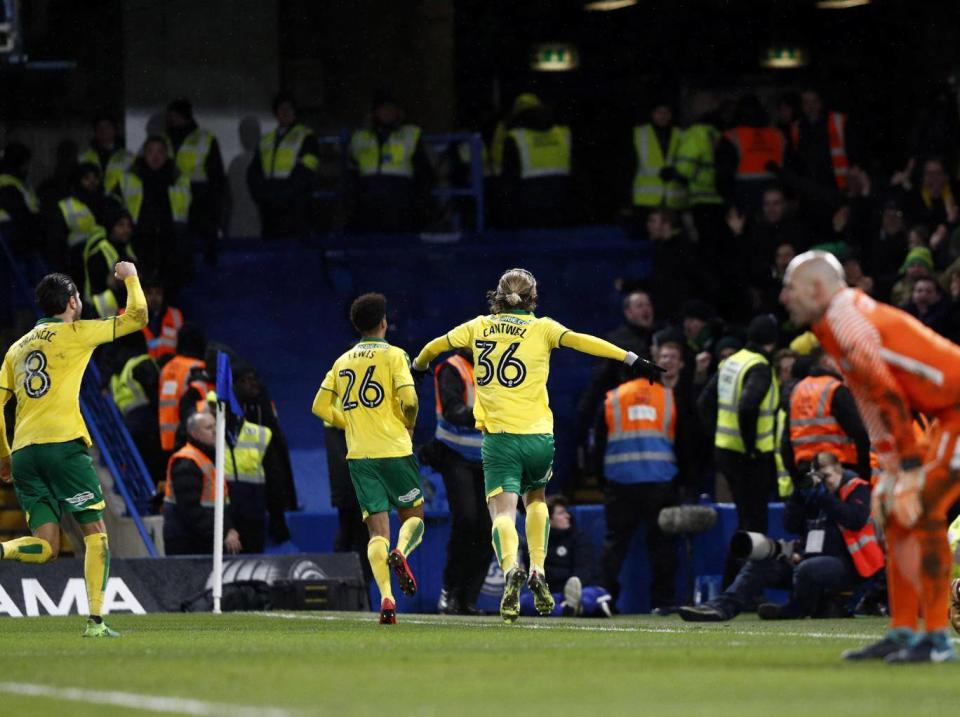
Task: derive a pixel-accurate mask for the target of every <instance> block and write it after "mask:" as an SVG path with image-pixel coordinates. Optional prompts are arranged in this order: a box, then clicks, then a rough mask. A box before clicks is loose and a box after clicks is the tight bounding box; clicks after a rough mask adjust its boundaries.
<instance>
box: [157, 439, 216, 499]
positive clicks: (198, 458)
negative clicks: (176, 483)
mask: <svg viewBox="0 0 960 717" xmlns="http://www.w3.org/2000/svg"><path fill="white" fill-rule="evenodd" d="M181 458H185V459H187V460H189V461H193V462H194V463H196V464H197V467H198V468H199V469H200V470H201V471H203V487H202V488H201V490H200V505H202V506H203V507H204V508H213V507H214V502H215V500H216V492H215V491H216V487H217V467H216V466H215V465H214V464H213V461H212V460H210V458H208V457H207V455H206V454H205V453H204V452H203V451H201V450H199V449H197V448H195V447H194V446H192V445H190V444H189V443H188V444H186V445H185V446H184V447H183V448H181V449H180V450H179V451H177V452H176V453H174V454H173V455H172V456H170V460H169V461H167V481H166V487H165V488H164V495H163V502H164V503H169V504H171V505H176V504H177V496H176V495H175V494H174V489H173V464H174V463H175V462H176V461H178V460H180V459H181ZM223 502H224V503H225V504H226V503H229V502H230V489H229V487H228V486H227V482H226V481H224V485H223Z"/></svg>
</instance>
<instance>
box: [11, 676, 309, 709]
mask: <svg viewBox="0 0 960 717" xmlns="http://www.w3.org/2000/svg"><path fill="white" fill-rule="evenodd" d="M0 692H3V693H6V694H10V695H21V696H24V697H45V698H48V699H53V700H65V701H67V702H83V703H85V704H89V705H107V706H110V707H125V708H127V709H132V710H141V711H143V712H167V713H173V714H181V715H196V716H197V717H292V716H293V715H295V714H297V713H296V712H292V711H290V710H285V709H280V708H278V707H266V706H264V707H254V706H252V705H233V704H229V703H226V702H205V701H203V700H194V699H189V698H184V697H167V696H164V695H142V694H137V693H135V692H114V691H106V690H88V689H83V688H80V687H52V686H50V685H38V684H31V683H23V682H0Z"/></svg>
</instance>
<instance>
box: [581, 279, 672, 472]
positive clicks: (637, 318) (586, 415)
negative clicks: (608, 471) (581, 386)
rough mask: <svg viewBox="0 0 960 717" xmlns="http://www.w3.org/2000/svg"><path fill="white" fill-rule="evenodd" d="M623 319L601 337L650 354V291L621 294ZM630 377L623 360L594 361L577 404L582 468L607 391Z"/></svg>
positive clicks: (640, 353)
mask: <svg viewBox="0 0 960 717" xmlns="http://www.w3.org/2000/svg"><path fill="white" fill-rule="evenodd" d="M623 319H624V320H623V323H622V324H620V326H618V327H617V328H615V329H614V330H613V331H611V332H610V333H608V334H606V335H605V336H604V337H603V338H605V339H606V340H607V341H609V342H610V343H612V344H613V345H614V346H619V347H620V348H622V349H623V350H624V351H632V352H633V353H635V354H636V355H637V356H641V357H643V358H649V357H650V348H651V345H652V343H653V332H654V329H655V319H656V314H655V312H654V308H653V301H652V300H651V298H650V294H648V293H647V292H646V291H642V290H641V289H634V290H633V291H630V292H629V293H627V294H626V295H624V297H623ZM632 378H633V376H632V375H631V374H630V371H629V368H627V367H626V365H625V364H624V363H623V362H622V361H609V360H607V359H600V360H598V361H597V362H596V364H595V365H594V367H593V374H592V376H591V378H590V383H589V385H588V386H587V389H586V390H585V391H584V392H583V394H582V395H581V396H580V402H579V403H578V404H577V434H578V442H579V443H580V445H581V448H580V449H579V463H580V468H581V470H585V469H586V468H587V465H586V452H587V442H588V433H589V431H590V429H591V428H592V427H593V421H594V418H595V417H596V415H597V411H598V410H599V408H600V406H602V405H603V400H604V397H605V396H606V395H607V391H609V390H611V389H614V388H616V387H617V386H619V385H620V384H621V383H626V382H627V381H630V380H631V379H632Z"/></svg>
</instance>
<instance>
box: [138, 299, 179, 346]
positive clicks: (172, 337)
mask: <svg viewBox="0 0 960 717" xmlns="http://www.w3.org/2000/svg"><path fill="white" fill-rule="evenodd" d="M181 326H183V312H181V311H180V309H175V308H173V307H172V306H168V307H167V311H166V313H165V314H164V315H163V319H161V321H160V335H159V336H155V335H154V333H153V331H151V330H150V326H149V325H147V326H144V327H143V335H144V337H145V338H146V339H147V352H148V353H149V354H150V357H151V358H154V359H158V358H160V357H161V356H167V355H174V354H176V353H177V335H178V334H179V333H180V327H181Z"/></svg>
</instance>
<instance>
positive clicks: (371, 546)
mask: <svg viewBox="0 0 960 717" xmlns="http://www.w3.org/2000/svg"><path fill="white" fill-rule="evenodd" d="M350 320H351V322H353V326H354V328H355V329H356V330H357V332H358V333H359V334H360V336H361V338H360V341H359V342H358V343H357V344H356V345H355V346H354V347H353V348H352V349H350V350H349V351H347V352H346V353H345V354H343V355H342V356H341V357H340V358H338V359H337V360H336V361H335V362H334V364H333V368H332V369H330V371H329V372H328V373H327V375H326V378H324V379H323V383H322V384H321V386H320V390H319V391H318V392H317V396H316V398H315V399H314V401H313V412H314V414H315V415H317V416H319V417H320V418H322V419H323V420H324V421H326V422H327V423H330V424H332V425H334V426H336V427H337V428H341V429H345V430H346V432H347V465H348V466H349V468H350V479H351V481H352V482H353V488H354V490H355V491H356V492H357V500H358V501H359V503H360V508H361V510H362V511H363V519H364V521H365V522H366V524H367V529H368V530H369V531H370V542H369V543H368V544H367V557H368V558H369V559H370V567H371V568H372V570H373V576H374V578H375V579H376V581H377V587H378V588H379V589H380V598H381V601H380V622H381V624H394V623H396V621H397V618H396V603H395V602H394V599H393V588H392V586H391V582H390V570H391V569H393V572H394V573H396V575H397V578H398V580H399V583H400V589H401V590H402V591H403V593H404V594H405V595H413V594H415V593H416V590H417V581H416V580H415V579H414V577H413V573H412V572H411V571H410V566H409V565H408V564H407V556H409V555H410V553H411V552H412V551H413V549H414V548H416V547H417V546H418V545H419V544H420V541H421V540H422V539H423V493H422V491H421V490H420V467H419V465H418V463H417V459H416V457H414V455H413V444H412V442H411V440H410V434H411V432H412V430H413V426H414V424H415V423H416V421H417V408H418V406H417V392H416V390H415V389H414V386H413V378H412V377H411V375H410V359H409V357H408V356H407V354H406V353H405V352H404V351H403V350H401V349H398V348H396V347H395V346H391V345H390V344H388V343H387V341H386V339H385V338H384V337H385V336H386V334H387V300H386V299H385V298H384V296H383V295H382V294H364V295H363V296H361V297H359V298H358V299H357V300H356V301H354V302H353V305H352V306H351V307H350ZM338 404H339V405H338ZM391 506H392V507H394V508H396V510H397V514H398V515H399V516H400V520H401V521H402V524H401V526H400V535H399V537H398V539H397V546H396V547H395V548H394V549H393V550H390V515H389V512H390V508H391Z"/></svg>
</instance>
